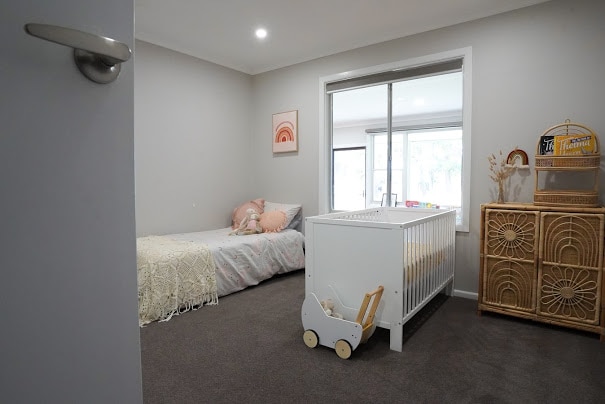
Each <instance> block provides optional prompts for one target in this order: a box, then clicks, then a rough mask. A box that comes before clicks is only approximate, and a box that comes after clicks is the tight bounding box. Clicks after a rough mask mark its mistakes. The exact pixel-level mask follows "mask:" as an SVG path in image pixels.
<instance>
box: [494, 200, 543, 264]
mask: <svg viewBox="0 0 605 404" xmlns="http://www.w3.org/2000/svg"><path fill="white" fill-rule="evenodd" d="M483 224H484V226H485V235H486V241H485V244H484V246H483V248H484V254H485V255H490V256H500V257H506V258H515V259H521V260H531V261H534V260H535V258H536V256H537V252H538V224H539V212H535V211H534V212H532V211H528V212H526V211H514V210H501V209H487V210H486V212H485V222H484V223H483Z"/></svg>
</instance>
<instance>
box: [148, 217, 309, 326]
mask: <svg viewBox="0 0 605 404" xmlns="http://www.w3.org/2000/svg"><path fill="white" fill-rule="evenodd" d="M282 206H283V205H281V206H280V208H281V207H282ZM284 208H287V206H285V207H284ZM290 213H292V215H291V217H289V218H288V228H284V229H281V228H280V229H279V231H274V232H263V233H260V234H248V235H233V228H232V227H226V228H222V229H216V230H209V231H201V232H192V233H179V234H169V235H163V236H146V237H139V238H137V276H138V290H139V293H138V295H139V325H141V326H143V325H145V324H148V323H150V322H152V321H157V320H160V321H166V320H169V319H170V318H171V317H172V316H174V315H175V314H180V313H182V312H185V311H188V310H191V309H195V308H198V307H200V306H202V305H212V304H217V303H218V298H219V297H221V296H226V295H228V294H231V293H234V292H237V291H240V290H242V289H245V288H247V287H249V286H252V285H256V284H258V283H260V282H262V281H264V280H266V279H269V278H271V277H273V276H275V275H277V274H283V273H287V272H291V271H295V270H298V269H302V268H304V265H305V257H304V254H305V253H304V235H303V234H302V233H301V232H300V231H298V230H297V227H299V225H300V221H301V217H302V216H301V215H302V214H301V213H300V205H298V211H297V212H290Z"/></svg>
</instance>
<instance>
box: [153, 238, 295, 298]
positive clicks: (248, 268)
mask: <svg viewBox="0 0 605 404" xmlns="http://www.w3.org/2000/svg"><path fill="white" fill-rule="evenodd" d="M229 232H231V228H230V227H226V228H223V229H216V230H208V231H202V232H193V233H180V234H169V235H166V236H165V237H170V238H171V239H174V240H186V241H191V242H195V243H204V244H206V245H207V246H208V248H209V249H210V251H211V252H212V256H213V258H214V263H215V265H216V283H217V288H218V296H219V297H220V296H226V295H228V294H231V293H234V292H237V291H240V290H242V289H245V288H247V287H248V286H252V285H257V284H258V283H259V282H261V281H263V280H265V279H269V278H271V277H272V276H274V275H276V274H283V273H287V272H290V271H294V270H297V269H302V268H304V267H305V254H304V242H305V238H304V235H303V234H302V233H301V232H299V231H296V230H291V229H287V230H282V231H281V232H279V233H261V234H250V235H245V236H230V235H229Z"/></svg>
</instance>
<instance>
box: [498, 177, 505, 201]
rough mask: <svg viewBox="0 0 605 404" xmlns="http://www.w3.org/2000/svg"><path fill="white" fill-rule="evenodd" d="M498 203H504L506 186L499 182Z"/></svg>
mask: <svg viewBox="0 0 605 404" xmlns="http://www.w3.org/2000/svg"><path fill="white" fill-rule="evenodd" d="M498 203H504V184H503V183H502V181H498Z"/></svg>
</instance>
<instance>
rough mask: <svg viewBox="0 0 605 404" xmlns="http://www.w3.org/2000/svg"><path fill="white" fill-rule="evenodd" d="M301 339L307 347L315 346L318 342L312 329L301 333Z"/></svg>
mask: <svg viewBox="0 0 605 404" xmlns="http://www.w3.org/2000/svg"><path fill="white" fill-rule="evenodd" d="M303 340H304V341H305V345H306V346H308V347H309V348H315V347H316V346H317V344H318V343H319V340H318V339H317V334H316V333H315V331H313V330H307V331H305V333H304V334H303Z"/></svg>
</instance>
